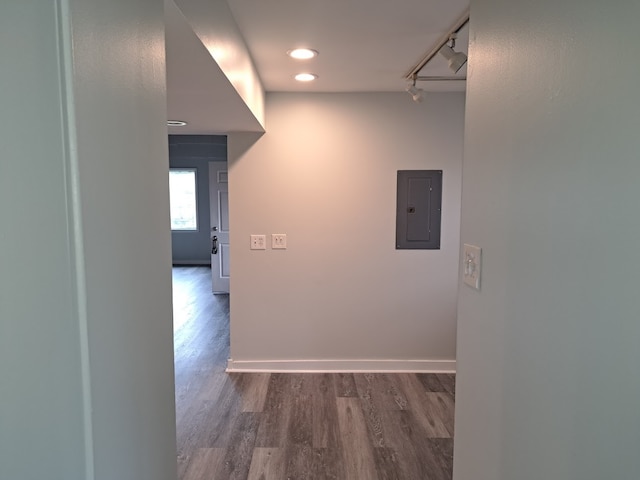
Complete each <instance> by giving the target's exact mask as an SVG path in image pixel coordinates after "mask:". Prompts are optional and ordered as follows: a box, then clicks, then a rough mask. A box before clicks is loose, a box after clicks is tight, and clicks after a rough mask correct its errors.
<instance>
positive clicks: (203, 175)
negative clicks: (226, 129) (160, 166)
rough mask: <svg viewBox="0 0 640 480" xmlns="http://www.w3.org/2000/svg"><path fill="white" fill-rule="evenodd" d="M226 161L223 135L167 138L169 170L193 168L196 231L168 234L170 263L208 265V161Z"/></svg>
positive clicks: (225, 144) (209, 246)
mask: <svg viewBox="0 0 640 480" xmlns="http://www.w3.org/2000/svg"><path fill="white" fill-rule="evenodd" d="M226 161H227V137H226V136H224V135H169V167H171V168H195V169H196V179H197V186H196V188H197V202H198V231H196V232H189V231H185V232H180V231H174V232H171V252H172V259H173V263H174V264H176V265H178V264H210V263H211V235H210V225H209V222H210V220H209V162H226Z"/></svg>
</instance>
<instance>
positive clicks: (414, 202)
mask: <svg viewBox="0 0 640 480" xmlns="http://www.w3.org/2000/svg"><path fill="white" fill-rule="evenodd" d="M396 208H397V210H396V249H439V248H440V218H441V211H442V170H398V200H397V206H396Z"/></svg>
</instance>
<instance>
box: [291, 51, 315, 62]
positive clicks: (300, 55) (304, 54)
mask: <svg viewBox="0 0 640 480" xmlns="http://www.w3.org/2000/svg"><path fill="white" fill-rule="evenodd" d="M287 55H289V56H290V57H291V58H295V59H296V60H308V59H310V58H313V57H316V56H317V55H318V52H317V51H316V50H311V49H310V48H294V49H293V50H289V51H287Z"/></svg>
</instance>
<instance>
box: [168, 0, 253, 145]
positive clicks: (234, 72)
mask: <svg viewBox="0 0 640 480" xmlns="http://www.w3.org/2000/svg"><path fill="white" fill-rule="evenodd" d="M175 4H176V5H177V6H178V7H179V9H180V11H181V12H182V13H183V14H184V16H185V17H186V18H187V20H188V21H189V25H190V26H191V28H192V29H193V31H194V32H195V33H196V35H198V38H200V41H201V42H202V43H203V45H204V46H205V47H206V48H207V50H208V51H209V53H210V54H211V57H212V58H213V59H214V60H215V62H216V63H217V65H218V66H219V67H220V69H221V70H222V71H223V72H224V74H225V75H226V77H227V78H228V80H229V82H230V83H231V84H232V85H233V87H234V88H235V89H236V91H237V92H238V94H239V95H240V97H242V99H243V100H244V102H245V104H246V105H247V107H248V108H249V109H250V110H251V112H252V113H253V115H254V116H255V118H256V119H257V120H258V122H259V123H260V125H261V126H264V124H265V110H264V108H265V107H264V95H265V94H264V89H263V88H262V83H261V82H260V77H259V76H258V72H257V71H256V69H255V67H254V65H253V60H252V59H251V54H250V53H249V50H248V49H247V46H246V44H245V42H244V38H243V37H242V34H241V32H240V30H239V29H238V26H237V25H236V22H235V19H234V18H233V14H232V13H231V10H230V9H229V5H228V4H227V2H226V0H176V1H175ZM193 133H196V132H193ZM197 133H211V132H197Z"/></svg>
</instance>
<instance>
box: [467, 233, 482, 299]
mask: <svg viewBox="0 0 640 480" xmlns="http://www.w3.org/2000/svg"><path fill="white" fill-rule="evenodd" d="M481 272H482V249H481V248H480V247H476V246H475V245H469V244H467V243H465V244H464V247H463V249H462V279H463V281H464V283H465V284H467V285H469V286H470V287H472V288H475V289H476V290H480V273H481Z"/></svg>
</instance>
